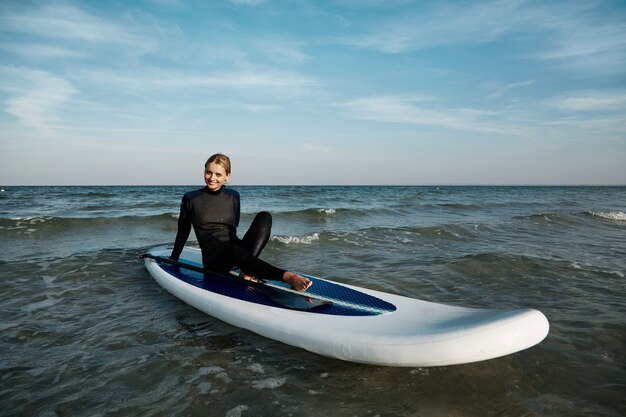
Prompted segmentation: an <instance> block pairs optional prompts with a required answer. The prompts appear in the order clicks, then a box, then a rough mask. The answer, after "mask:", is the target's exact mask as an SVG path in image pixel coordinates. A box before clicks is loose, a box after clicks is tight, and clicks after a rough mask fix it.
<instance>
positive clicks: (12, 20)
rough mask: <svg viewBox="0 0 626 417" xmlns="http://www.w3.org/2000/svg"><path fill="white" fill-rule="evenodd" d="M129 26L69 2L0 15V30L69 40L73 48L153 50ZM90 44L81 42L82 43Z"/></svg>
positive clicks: (153, 44)
mask: <svg viewBox="0 0 626 417" xmlns="http://www.w3.org/2000/svg"><path fill="white" fill-rule="evenodd" d="M128 26H129V25H123V24H121V23H118V22H117V21H113V20H109V19H105V18H102V17H99V16H96V15H93V14H90V13H88V12H86V11H84V10H83V9H80V8H78V7H75V6H73V5H71V4H69V3H58V2H55V3H53V4H45V5H43V6H42V7H40V8H20V9H15V10H12V11H11V12H8V13H5V14H3V15H2V16H0V27H1V28H2V29H0V30H3V31H8V32H12V33H19V34H22V35H28V36H33V37H37V38H40V39H42V40H45V41H47V42H49V41H50V40H60V41H71V42H73V44H72V45H73V47H79V48H81V49H82V48H86V47H87V46H93V45H94V44H106V45H111V44H113V45H122V46H123V48H124V49H127V50H128V49H132V50H136V51H139V52H141V53H146V52H151V51H154V50H155V49H156V47H157V44H156V42H155V41H154V40H152V39H151V38H150V37H149V36H146V35H144V34H142V33H140V32H139V31H137V30H131V29H129V28H128ZM85 42H86V43H88V44H90V45H84V44H82V43H85Z"/></svg>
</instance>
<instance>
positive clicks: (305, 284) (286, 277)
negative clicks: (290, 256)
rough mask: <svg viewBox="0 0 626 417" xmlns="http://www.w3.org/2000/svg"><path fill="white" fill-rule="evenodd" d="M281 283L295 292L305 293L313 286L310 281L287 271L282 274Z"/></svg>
mask: <svg viewBox="0 0 626 417" xmlns="http://www.w3.org/2000/svg"><path fill="white" fill-rule="evenodd" d="M283 281H284V282H286V283H287V284H289V285H291V288H293V289H294V290H296V291H305V290H306V289H307V288H309V287H310V286H311V284H313V283H312V282H311V280H310V279H308V278H305V277H303V276H301V275H298V274H295V273H293V272H289V271H286V272H285V273H284V274H283Z"/></svg>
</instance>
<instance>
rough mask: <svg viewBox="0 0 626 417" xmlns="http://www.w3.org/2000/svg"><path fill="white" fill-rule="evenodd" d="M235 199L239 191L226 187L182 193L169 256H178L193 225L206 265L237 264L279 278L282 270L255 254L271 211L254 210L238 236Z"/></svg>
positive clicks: (223, 268) (265, 235)
mask: <svg viewBox="0 0 626 417" xmlns="http://www.w3.org/2000/svg"><path fill="white" fill-rule="evenodd" d="M239 201H240V200H239V193H238V192H237V191H235V190H232V189H230V188H226V187H222V188H220V190H219V191H211V190H209V189H208V187H204V188H201V189H199V190H196V191H191V192H188V193H187V194H185V195H184V196H183V200H182V202H181V205H180V217H179V218H178V233H177V234H176V241H175V242H174V249H173V250H172V254H171V256H170V257H171V258H172V259H174V260H178V258H179V257H180V254H181V252H182V251H183V248H184V246H185V243H186V242H187V238H188V237H189V233H190V232H191V226H192V225H193V228H194V231H195V233H196V238H197V239H198V244H199V245H200V249H201V250H202V264H203V265H204V267H205V268H206V269H210V270H214V271H219V272H228V271H229V270H230V269H232V268H233V267H234V266H238V267H239V268H241V270H242V271H244V272H245V273H247V274H250V275H254V276H257V277H260V278H267V279H274V280H280V281H281V280H282V277H283V274H284V273H285V270H283V269H280V268H276V267H274V266H272V265H270V264H268V263H267V262H264V261H262V260H260V259H259V258H258V256H259V254H260V253H261V251H262V250H263V248H264V247H265V245H266V243H267V241H268V240H269V237H270V232H271V227H272V217H271V215H270V214H269V213H267V212H261V213H259V214H257V216H256V217H255V219H254V221H253V222H252V224H251V225H250V229H249V230H248V231H247V232H246V234H245V236H244V237H243V239H239V238H238V237H237V226H239V216H240V204H239Z"/></svg>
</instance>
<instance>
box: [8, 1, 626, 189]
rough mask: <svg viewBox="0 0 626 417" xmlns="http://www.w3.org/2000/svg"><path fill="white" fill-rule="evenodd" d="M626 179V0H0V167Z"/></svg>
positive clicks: (167, 177)
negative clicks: (223, 157)
mask: <svg viewBox="0 0 626 417" xmlns="http://www.w3.org/2000/svg"><path fill="white" fill-rule="evenodd" d="M218 151H219V152H224V153H227V154H229V155H230V156H231V159H232V162H233V175H232V181H231V182H232V183H233V184H626V3H624V1H623V0H619V1H589V0H585V1H576V0H573V1H543V0H539V1H524V0H498V1H409V0H386V1H385V0H335V1H313V0H293V1H289V0H285V1H279V0H266V1H263V0H231V1H227V0H210V1H202V0H193V1H192V0H143V1H140V0H137V1H115V2H110V1H28V0H25V1H22V0H19V1H11V0H8V1H7V0H4V1H2V2H1V3H0V184H1V185H18V184H24V185H27V184H28V185H31V184H32V185H46V184H196V183H201V182H202V177H201V175H202V165H203V163H204V161H205V160H206V158H207V157H208V156H209V155H210V154H212V153H214V152H218Z"/></svg>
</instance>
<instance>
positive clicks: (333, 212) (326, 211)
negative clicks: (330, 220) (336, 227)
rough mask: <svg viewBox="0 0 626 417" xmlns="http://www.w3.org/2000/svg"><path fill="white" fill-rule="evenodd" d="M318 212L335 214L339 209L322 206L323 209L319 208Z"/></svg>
mask: <svg viewBox="0 0 626 417" xmlns="http://www.w3.org/2000/svg"><path fill="white" fill-rule="evenodd" d="M317 212H318V213H322V214H328V215H331V214H335V213H336V212H337V210H336V209H332V208H331V209H323V208H321V209H317Z"/></svg>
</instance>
